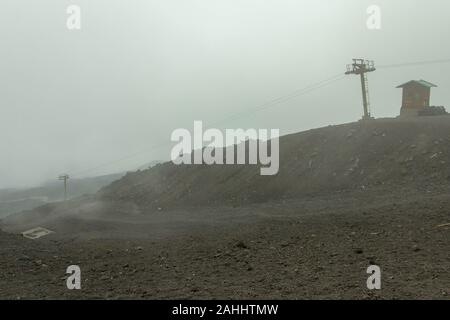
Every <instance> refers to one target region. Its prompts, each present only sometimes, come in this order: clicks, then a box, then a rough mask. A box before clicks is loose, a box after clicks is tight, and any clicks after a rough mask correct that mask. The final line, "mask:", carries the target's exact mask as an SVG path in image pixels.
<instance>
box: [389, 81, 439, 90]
mask: <svg viewBox="0 0 450 320" xmlns="http://www.w3.org/2000/svg"><path fill="white" fill-rule="evenodd" d="M412 84H418V85H420V86H423V87H427V88H433V87H437V85H435V84H432V83H431V82H428V81H425V80H411V81H408V82H406V83H404V84H402V85H399V86H398V87H397V88H404V87H408V86H410V85H412Z"/></svg>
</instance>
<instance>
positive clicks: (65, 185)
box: [58, 174, 69, 201]
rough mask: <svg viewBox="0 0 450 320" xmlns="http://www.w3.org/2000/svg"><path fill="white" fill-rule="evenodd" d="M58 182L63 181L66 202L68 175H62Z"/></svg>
mask: <svg viewBox="0 0 450 320" xmlns="http://www.w3.org/2000/svg"><path fill="white" fill-rule="evenodd" d="M58 180H62V181H64V201H67V180H69V175H68V174H63V175H60V176H59V177H58Z"/></svg>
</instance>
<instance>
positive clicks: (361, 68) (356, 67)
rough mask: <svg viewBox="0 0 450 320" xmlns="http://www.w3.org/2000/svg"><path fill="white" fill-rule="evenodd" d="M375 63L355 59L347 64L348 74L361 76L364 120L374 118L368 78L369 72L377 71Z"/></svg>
mask: <svg viewBox="0 0 450 320" xmlns="http://www.w3.org/2000/svg"><path fill="white" fill-rule="evenodd" d="M375 70H376V69H375V63H374V62H373V61H370V60H364V59H353V63H352V64H349V65H347V72H346V73H345V74H346V75H350V74H356V75H360V77H361V89H362V98H363V109H364V115H363V120H371V119H373V117H372V115H371V110H370V101H369V100H370V99H369V81H368V80H367V73H369V72H373V71H375Z"/></svg>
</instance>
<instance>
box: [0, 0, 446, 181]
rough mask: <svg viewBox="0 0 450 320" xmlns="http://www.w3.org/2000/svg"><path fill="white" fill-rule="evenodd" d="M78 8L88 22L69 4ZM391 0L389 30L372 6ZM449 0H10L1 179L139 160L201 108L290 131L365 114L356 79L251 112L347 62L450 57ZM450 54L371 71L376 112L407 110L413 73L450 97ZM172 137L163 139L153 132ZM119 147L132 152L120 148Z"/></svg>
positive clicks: (1, 50) (2, 69) (386, 12)
mask: <svg viewBox="0 0 450 320" xmlns="http://www.w3.org/2000/svg"><path fill="white" fill-rule="evenodd" d="M69 5H77V6H79V7H80V8H81V29H80V30H69V29H68V28H67V19H68V17H69V14H67V12H66V10H67V7H68V6H69ZM371 5H378V6H379V7H380V8H381V29H375V30H373V29H369V28H368V27H367V19H368V18H369V14H367V12H366V10H367V8H368V7H369V6H371ZM449 14H450V2H448V1H446V0H428V1H418V0H396V1H392V0H385V1H376V0H371V1H361V0H339V1H337V0H307V1H306V0H264V1H261V0H152V1H150V0H133V1H123V0H120V1H119V0H114V1H113V0H71V1H67V0H66V1H62V0H58V1H56V0H40V1H30V0H2V2H1V10H0V40H1V47H0V130H1V131H0V132H1V135H0V143H1V153H0V155H1V156H0V188H8V187H20V186H27V185H36V184H39V183H42V182H43V181H46V180H51V179H55V178H56V177H57V175H58V174H60V173H63V172H67V173H68V174H70V175H72V176H74V177H77V176H78V177H82V176H91V175H100V174H106V173H111V172H119V171H123V170H132V169H135V168H137V167H139V166H141V165H143V164H145V163H147V162H150V161H152V160H157V159H161V160H165V159H168V158H169V156H170V148H171V142H170V134H171V132H172V131H173V130H174V129H176V128H181V127H182V128H187V129H192V126H193V121H194V120H203V121H204V122H205V123H215V122H219V121H221V120H223V119H226V118H228V117H229V116H230V115H234V114H240V113H244V114H243V115H241V116H240V117H237V118H233V119H232V120H230V121H228V122H223V123H221V124H220V126H219V128H235V127H242V128H279V129H280V131H281V133H282V134H285V133H291V132H297V131H302V130H305V129H309V128H314V127H320V126H326V125H330V124H339V123H345V122H352V121H357V120H359V119H360V118H361V114H362V107H361V91H360V83H359V79H358V78H357V77H356V76H348V77H347V78H345V79H342V80H340V81H337V82H335V83H332V84H330V85H329V86H325V87H323V88H320V89H318V90H315V91H312V92H310V93H308V94H305V95H301V96H298V97H296V98H293V99H289V100H286V101H282V102H281V103H279V104H276V105H273V106H271V107H270V108H266V109H263V110H259V111H258V112H254V113H249V114H245V111H246V110H252V109H254V108H257V107H258V106H261V105H264V104H265V103H266V102H268V101H271V100H272V99H275V98H278V97H283V96H285V95H288V94H289V93H291V92H293V91H295V90H297V89H300V88H303V87H306V86H308V85H310V84H312V83H316V82H319V81H321V80H324V79H327V78H330V77H331V76H334V75H336V74H339V73H342V74H343V73H344V72H345V71H346V69H345V67H346V64H348V63H351V59H352V58H359V57H361V58H366V59H373V60H375V63H376V65H391V64H397V63H400V64H401V63H408V62H414V61H424V60H441V59H449V58H450V45H449V39H450V20H449V18H448V17H449ZM449 73H450V63H437V64H431V65H423V66H410V67H402V68H380V69H378V70H377V71H375V72H373V73H371V74H369V86H370V97H371V104H372V111H373V115H374V116H375V117H394V116H396V115H398V113H399V110H400V103H401V91H400V90H399V89H396V88H395V87H396V86H397V85H399V84H402V83H404V82H406V81H408V80H412V79H425V80H427V81H430V82H433V83H435V84H437V85H438V87H437V88H433V89H432V101H431V104H433V105H446V106H447V107H449V106H450V105H449V102H450V90H449V89H450V78H449V76H448V74H449ZM160 144H161V145H163V146H162V147H161V148H152V147H153V146H155V145H160ZM118 160H121V161H118Z"/></svg>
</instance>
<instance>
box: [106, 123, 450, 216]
mask: <svg viewBox="0 0 450 320" xmlns="http://www.w3.org/2000/svg"><path fill="white" fill-rule="evenodd" d="M449 164H450V117H448V116H440V117H421V118H412V119H379V120H375V121H372V122H357V123H350V124H344V125H339V126H329V127H325V128H320V129H314V130H310V131H306V132H301V133H297V134H292V135H288V136H284V137H282V138H280V170H279V173H278V175H276V176H261V175H260V173H259V168H260V167H259V166H255V165H213V166H207V165H181V166H176V165H173V164H172V163H165V164H161V165H157V166H156V167H153V168H151V169H149V170H145V171H138V172H134V173H129V174H127V175H126V176H125V177H123V178H122V179H120V180H118V181H116V182H114V183H112V184H111V185H109V186H107V187H105V188H103V189H102V190H101V191H100V192H99V193H98V197H100V198H101V199H102V200H112V201H124V202H132V203H135V204H138V205H144V206H150V207H155V208H166V207H177V206H186V205H219V204H220V205H222V204H224V205H229V204H230V205H240V204H245V203H255V202H263V201H267V200H278V199H285V198H301V197H304V196H308V195H313V194H319V193H321V194H322V193H329V192H339V191H344V190H346V191H348V190H360V191H361V190H362V191H367V190H370V189H373V190H375V189H376V190H385V191H389V190H394V189H395V190H402V189H410V190H411V189H414V190H419V191H423V192H426V191H427V190H436V189H440V188H446V187H447V185H448V184H449V183H450V167H449Z"/></svg>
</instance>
